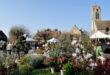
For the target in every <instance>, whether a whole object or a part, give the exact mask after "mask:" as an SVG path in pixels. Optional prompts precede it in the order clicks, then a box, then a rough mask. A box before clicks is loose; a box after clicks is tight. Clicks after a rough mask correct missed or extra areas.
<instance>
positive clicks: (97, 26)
mask: <svg viewBox="0 0 110 75" xmlns="http://www.w3.org/2000/svg"><path fill="white" fill-rule="evenodd" d="M109 29H110V20H102V19H101V8H100V6H97V5H96V6H93V7H92V31H91V34H94V33H95V32H97V31H101V32H103V33H106V34H110V30H109Z"/></svg>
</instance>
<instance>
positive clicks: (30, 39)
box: [26, 38, 37, 42]
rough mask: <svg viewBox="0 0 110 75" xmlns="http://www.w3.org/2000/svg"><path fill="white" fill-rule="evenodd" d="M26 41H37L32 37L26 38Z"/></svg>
mask: <svg viewBox="0 0 110 75" xmlns="http://www.w3.org/2000/svg"><path fill="white" fill-rule="evenodd" d="M26 41H28V42H29V41H30V42H33V41H37V40H34V39H33V38H26Z"/></svg>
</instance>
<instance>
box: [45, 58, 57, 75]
mask: <svg viewBox="0 0 110 75" xmlns="http://www.w3.org/2000/svg"><path fill="white" fill-rule="evenodd" d="M44 64H45V65H47V66H49V67H50V68H51V73H52V74H53V73H54V72H55V66H56V60H55V58H53V57H49V58H46V59H44Z"/></svg>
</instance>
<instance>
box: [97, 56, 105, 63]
mask: <svg viewBox="0 0 110 75" xmlns="http://www.w3.org/2000/svg"><path fill="white" fill-rule="evenodd" d="M97 58H98V59H100V60H101V61H102V64H103V61H105V58H104V57H103V56H98V57H97Z"/></svg>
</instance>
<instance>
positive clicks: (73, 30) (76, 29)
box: [70, 25, 82, 40]
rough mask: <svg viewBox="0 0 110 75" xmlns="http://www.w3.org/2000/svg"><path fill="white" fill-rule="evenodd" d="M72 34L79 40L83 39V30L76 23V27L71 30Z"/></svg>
mask: <svg viewBox="0 0 110 75" xmlns="http://www.w3.org/2000/svg"><path fill="white" fill-rule="evenodd" d="M70 34H71V35H73V36H75V37H76V38H78V39H79V40H81V34H82V32H81V30H79V29H78V27H77V26H76V25H74V27H73V28H72V30H71V31H70Z"/></svg>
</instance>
